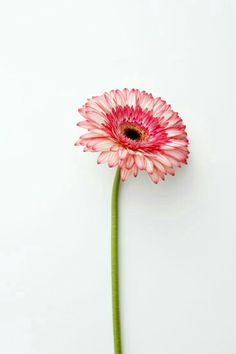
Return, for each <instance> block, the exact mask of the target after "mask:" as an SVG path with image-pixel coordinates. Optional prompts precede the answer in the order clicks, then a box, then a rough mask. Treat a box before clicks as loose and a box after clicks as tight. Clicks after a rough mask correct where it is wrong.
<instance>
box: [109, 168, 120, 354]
mask: <svg viewBox="0 0 236 354" xmlns="http://www.w3.org/2000/svg"><path fill="white" fill-rule="evenodd" d="M119 187H120V170H119V168H117V171H116V175H115V179H114V183H113V188H112V200H111V275H112V315H113V336H114V353H115V354H122V351H121V334H120V304H119V253H118V215H119V214H118V212H119V210H118V205H119V203H118V200H119Z"/></svg>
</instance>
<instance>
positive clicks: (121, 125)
mask: <svg viewBox="0 0 236 354" xmlns="http://www.w3.org/2000/svg"><path fill="white" fill-rule="evenodd" d="M79 113H80V114H81V115H82V116H83V117H84V118H85V120H84V121H81V122H79V123H78V126H80V127H83V128H86V129H88V130H89V133H86V134H84V135H82V136H81V137H80V139H79V140H78V141H77V142H76V143H75V145H83V146H84V151H98V152H100V155H99V157H98V160H97V162H98V164H100V163H103V162H107V163H108V166H109V167H115V166H118V167H119V169H120V172H121V179H122V181H125V180H126V179H127V178H128V177H129V176H130V175H133V176H135V177H136V176H137V174H138V171H139V170H146V171H147V173H148V175H149V176H150V178H151V179H152V181H153V182H154V183H158V182H159V180H160V179H162V180H164V179H165V175H166V174H167V173H169V174H171V175H174V168H175V167H180V166H181V164H186V163H187V158H188V154H189V151H188V139H187V134H186V131H185V126H184V125H183V121H182V119H181V118H180V117H179V115H178V113H176V112H174V111H173V110H172V109H171V106H170V105H168V104H167V103H166V102H165V101H164V100H162V99H161V98H160V97H157V98H154V97H153V96H152V94H148V93H146V92H145V91H142V92H140V91H139V90H136V89H132V90H128V89H127V88H125V89H124V90H122V91H120V90H112V91H110V92H109V93H106V92H105V93H104V94H103V95H101V96H94V97H92V98H91V99H88V101H87V102H86V103H85V105H84V106H83V107H82V108H80V109H79Z"/></svg>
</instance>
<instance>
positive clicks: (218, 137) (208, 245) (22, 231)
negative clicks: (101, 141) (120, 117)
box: [0, 0, 236, 354]
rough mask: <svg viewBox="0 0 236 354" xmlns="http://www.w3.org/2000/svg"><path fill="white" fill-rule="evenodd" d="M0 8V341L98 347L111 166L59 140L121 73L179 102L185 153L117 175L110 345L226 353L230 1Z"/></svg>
mask: <svg viewBox="0 0 236 354" xmlns="http://www.w3.org/2000/svg"><path fill="white" fill-rule="evenodd" d="M0 16H1V20H0V36H1V47H0V50H1V67H0V72H1V80H0V82H1V84H0V85H1V93H0V97H1V108H0V110H1V111H0V116H1V129H0V151H1V154H0V155H1V157H0V159H1V161H0V163H1V177H0V180H1V183H0V189H1V191H0V196H1V197H0V203H1V221H0V223H1V224H0V231H1V237H0V313H1V315H0V333H1V341H0V352H1V353H3V354H65V353H68V354H78V353H79V354H95V353H99V354H111V353H112V352H113V349H112V344H113V343H112V326H111V294H110V194H111V186H112V182H113V177H114V172H115V171H114V169H109V168H107V167H106V166H97V165H96V157H97V156H96V154H89V153H87V154H85V153H83V152H82V149H80V148H75V147H74V146H73V144H74V142H75V141H76V139H77V138H78V136H79V135H80V134H82V133H83V130H82V129H80V128H77V127H76V122H77V121H78V120H79V119H80V118H79V115H78V114H77V108H78V107H79V106H81V105H82V104H83V103H84V101H85V100H86V99H87V98H88V97H90V96H92V95H97V94H101V93H103V91H108V90H111V89H113V88H124V87H128V88H132V87H134V88H139V89H144V90H147V91H149V92H152V93H153V94H154V95H155V96H161V97H162V98H164V99H165V100H167V102H169V103H171V104H172V106H173V109H175V110H176V111H178V112H179V113H180V115H181V116H182V118H183V119H184V122H185V124H186V125H187V130H188V134H189V138H190V142H191V145H190V149H191V157H190V160H189V164H188V166H185V167H183V168H182V169H179V170H178V171H177V174H176V177H168V178H167V180H166V181H165V182H163V183H160V184H159V185H154V184H153V183H152V182H151V181H150V180H149V178H148V177H147V176H146V175H145V174H141V175H140V177H139V178H137V179H131V180H129V181H128V182H127V183H125V184H122V190H121V201H120V202H121V222H122V225H121V233H120V238H121V239H120V252H121V310H122V331H123V342H124V354H146V353H147V354H157V353H161V354H199V353H201V354H225V353H227V354H234V353H235V352H236V336H235V332H236V301H235V298H236V285H235V278H236V258H235V252H236V238H235V234H236V233H235V197H236V195H235V172H236V162H235V129H236V124H235V80H236V71H235V62H236V44H235V32H236V3H235V1H234V0H221V1H220V0H212V1H211V0H180V1H177V0H176V1H174V0H172V1H171V0H131V1H128V0H126V1H125V0H120V1H108V0H100V1H95V0H94V1H85V0H84V1H81V0H75V1H72V0H63V1H60V0H57V1H56V0H55V1H52V0H51V1H46V0H43V1H30V0H28V1H27V0H22V1H5V2H2V6H1V15H0Z"/></svg>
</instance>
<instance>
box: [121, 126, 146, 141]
mask: <svg viewBox="0 0 236 354" xmlns="http://www.w3.org/2000/svg"><path fill="white" fill-rule="evenodd" d="M124 135H125V136H126V137H127V138H129V139H131V140H135V141H139V140H140V139H141V138H142V134H141V133H140V132H139V131H138V130H137V129H135V128H128V127H127V128H125V129H124Z"/></svg>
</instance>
